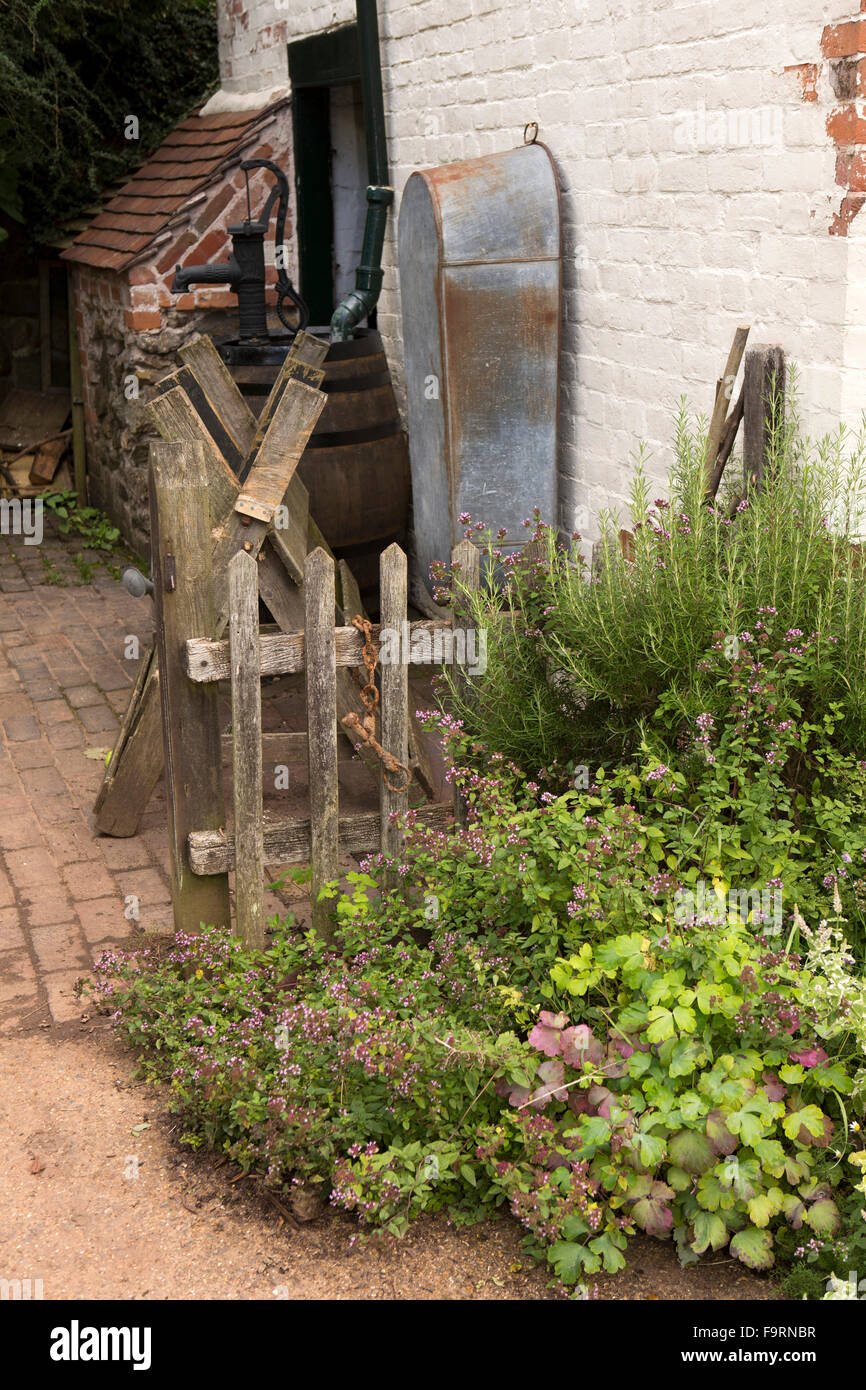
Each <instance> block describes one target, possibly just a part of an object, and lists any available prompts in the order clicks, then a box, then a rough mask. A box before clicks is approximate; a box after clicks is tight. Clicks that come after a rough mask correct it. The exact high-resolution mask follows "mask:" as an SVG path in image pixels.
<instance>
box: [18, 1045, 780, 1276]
mask: <svg viewBox="0 0 866 1390" xmlns="http://www.w3.org/2000/svg"><path fill="white" fill-rule="evenodd" d="M132 1073H133V1061H132V1058H131V1056H130V1054H129V1052H128V1051H127V1050H126V1049H125V1048H124V1047H123V1046H122V1044H121V1043H120V1041H119V1040H118V1039H116V1038H115V1037H114V1036H113V1035H112V1034H111V1033H110V1032H108V1031H107V1028H106V1024H105V1022H104V1020H102V1019H92V1018H91V1019H90V1020H88V1021H86V1022H83V1023H75V1022H70V1023H69V1024H67V1025H65V1026H64V1027H62V1028H56V1027H54V1028H50V1029H48V1028H45V1029H43V1030H40V1031H36V1032H31V1033H29V1034H27V1035H25V1036H21V1037H7V1038H6V1039H4V1040H2V1041H0V1075H2V1078H3V1085H2V1098H0V1162H2V1170H3V1175H4V1176H3V1183H2V1188H0V1277H4V1278H9V1279H14V1278H21V1279H26V1278H30V1279H41V1280H42V1290H43V1297H44V1298H45V1299H111V1298H121V1299H130V1300H135V1299H147V1300H150V1299H286V1298H288V1299H365V1300H366V1299H373V1300H375V1299H388V1300H392V1299H413V1300H414V1299H449V1300H452V1299H460V1300H465V1299H476V1300H477V1299H521V1300H526V1299H551V1298H556V1297H557V1295H556V1293H555V1292H554V1291H553V1290H551V1289H550V1288H548V1275H547V1272H546V1271H545V1270H544V1269H541V1268H539V1267H535V1266H533V1265H532V1264H531V1263H530V1262H529V1261H528V1260H527V1258H526V1256H525V1255H524V1254H523V1252H522V1251H521V1245H520V1240H521V1233H520V1230H519V1228H518V1227H517V1225H516V1223H514V1222H512V1221H511V1220H510V1219H509V1218H503V1219H502V1220H500V1221H497V1222H494V1223H490V1224H487V1225H484V1226H480V1227H473V1228H470V1229H466V1228H462V1229H455V1228H452V1227H450V1226H449V1225H448V1224H447V1222H446V1221H445V1220H444V1219H442V1218H436V1219H431V1220H427V1221H422V1222H419V1223H418V1225H417V1226H416V1228H415V1229H414V1230H413V1231H412V1232H411V1233H410V1235H409V1236H407V1237H406V1239H405V1240H403V1241H401V1242H399V1243H397V1244H396V1245H392V1244H389V1243H383V1244H379V1243H377V1242H375V1241H374V1242H369V1243H367V1244H366V1245H353V1244H352V1243H351V1242H352V1236H353V1235H354V1233H355V1229H356V1228H355V1225H354V1222H353V1221H352V1220H351V1219H350V1218H349V1217H346V1216H337V1215H332V1214H330V1213H326V1214H325V1215H324V1216H322V1217H321V1218H319V1219H318V1220H315V1221H312V1222H309V1223H306V1224H304V1225H302V1226H301V1227H300V1229H299V1230H297V1231H295V1230H292V1229H291V1227H290V1226H289V1225H288V1224H286V1223H285V1222H284V1220H283V1218H282V1216H281V1215H280V1214H279V1212H278V1211H276V1210H275V1209H272V1208H271V1207H270V1206H269V1205H267V1204H266V1203H265V1202H264V1200H263V1199H262V1198H261V1197H259V1196H256V1195H254V1194H247V1193H246V1192H245V1191H244V1189H245V1188H246V1187H247V1186H248V1182H247V1181H246V1180H242V1181H236V1182H232V1176H233V1174H232V1171H231V1170H230V1169H229V1168H228V1167H227V1166H222V1167H220V1166H219V1160H217V1159H215V1158H214V1157H213V1156H210V1155H207V1154H200V1153H193V1152H192V1151H191V1150H189V1149H186V1148H184V1147H182V1146H181V1145H180V1144H179V1142H178V1139H179V1135H180V1132H181V1129H182V1126H181V1124H180V1122H179V1121H178V1119H177V1117H175V1116H172V1115H170V1114H169V1111H168V1105H167V1095H166V1092H165V1091H164V1090H163V1089H161V1088H153V1087H150V1086H146V1085H145V1084H144V1083H143V1082H141V1081H138V1080H136V1079H133V1076H132ZM597 1284H598V1296H599V1297H600V1298H602V1299H635V1300H647V1299H649V1300H673V1299H677V1300H678V1299H711V1300H738V1299H748V1298H774V1297H777V1296H778V1295H777V1292H776V1290H775V1289H774V1288H773V1286H772V1285H771V1284H770V1283H769V1282H768V1281H767V1280H765V1279H760V1278H758V1277H756V1276H754V1275H752V1274H750V1273H749V1272H748V1271H746V1270H745V1269H744V1268H743V1266H742V1265H739V1264H737V1262H736V1261H732V1260H726V1259H721V1258H719V1257H713V1259H712V1260H711V1261H704V1262H702V1263H700V1264H699V1265H698V1266H693V1267H692V1268H690V1269H688V1270H685V1271H684V1270H681V1269H680V1267H679V1264H678V1262H677V1259H676V1256H675V1252H674V1250H673V1248H672V1246H671V1245H670V1244H669V1243H660V1242H657V1241H650V1240H646V1239H639V1240H636V1241H635V1242H633V1244H632V1249H631V1256H630V1266H629V1269H628V1270H627V1271H626V1272H624V1273H622V1274H620V1275H617V1276H607V1277H602V1278H599V1279H598V1280H597Z"/></svg>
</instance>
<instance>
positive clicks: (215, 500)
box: [149, 386, 239, 521]
mask: <svg viewBox="0 0 866 1390" xmlns="http://www.w3.org/2000/svg"><path fill="white" fill-rule="evenodd" d="M149 409H150V413H151V417H152V419H153V422H154V424H155V425H156V428H157V430H158V431H159V433H160V434H161V435H162V438H163V439H164V440H165V441H166V443H167V444H180V443H187V442H189V443H197V444H201V446H202V448H203V459H204V466H205V469H206V478H207V488H208V497H209V502H210V515H211V516H212V517H213V519H214V520H215V521H216V520H217V519H218V518H221V517H224V516H227V515H228V513H229V512H230V511H231V509H232V507H233V506H234V504H235V501H236V499H237V495H238V492H239V486H238V480H237V478H236V477H235V475H234V473H233V472H232V470H231V469H230V468H229V466H228V464H227V463H226V461H225V459H224V458H223V456H222V454H221V453H220V451H219V449H218V448H217V446H216V444H215V443H214V441H213V439H212V438H211V436H210V434H209V433H208V431H207V430H206V429H205V426H204V424H203V423H202V421H201V419H200V417H199V415H198V413H197V412H196V411H195V409H194V408H193V405H192V402H191V401H190V399H189V396H188V395H187V394H186V392H185V391H184V390H183V389H182V387H180V386H175V387H173V388H172V389H171V390H170V391H167V392H166V393H165V395H164V396H156V397H154V399H153V400H152V401H151V402H150V406H149Z"/></svg>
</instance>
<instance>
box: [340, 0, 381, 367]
mask: <svg viewBox="0 0 866 1390" xmlns="http://www.w3.org/2000/svg"><path fill="white" fill-rule="evenodd" d="M357 15H358V48H359V56H360V61H361V95H362V98H363V102H364V125H365V128H366V137H367V178H368V188H367V220H366V222H365V223H364V243H363V246H362V247H361V264H360V265H359V266H358V269H357V270H356V272H355V288H354V289H353V290H351V291H350V293H349V294H347V295H346V298H345V299H343V300H342V301H341V302H340V303H339V304H338V305H337V307H336V309H335V310H334V312H333V314H332V316H331V342H332V343H344V342H346V341H347V340H348V339H349V338H351V337H352V335H353V333H354V331H355V329H356V328H357V326H358V324H359V323H360V322H361V320H362V319H364V318H366V317H367V315H368V314H370V313H371V312H372V310H373V309H374V308H375V307H376V302H377V300H378V298H379V292H380V290H381V288H382V280H383V278H384V274H385V272H384V271H383V269H382V248H383V246H384V245H385V227H386V225H387V222H388V209H389V207H390V206H391V204H392V203H393V201H394V190H393V188H391V186H390V184H389V173H388V145H387V141H386V139H385V104H384V102H383V100H382V66H381V62H380V58H379V16H378V13H377V10H376V0H357Z"/></svg>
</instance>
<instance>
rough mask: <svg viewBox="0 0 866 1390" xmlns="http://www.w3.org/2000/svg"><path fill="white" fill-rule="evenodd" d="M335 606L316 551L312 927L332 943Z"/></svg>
mask: <svg viewBox="0 0 866 1390" xmlns="http://www.w3.org/2000/svg"><path fill="white" fill-rule="evenodd" d="M335 606H336V583H335V579H334V561H333V559H332V557H331V556H330V555H328V554H327V553H326V552H325V551H324V550H322V549H321V547H317V549H315V550H313V551H311V552H310V554H309V555H308V556H307V559H306V563H305V565H304V609H305V623H304V667H305V678H306V686H307V746H308V749H309V770H310V849H311V859H310V899H311V901H312V907H313V929H314V931H316V932H317V933H318V934H319V936H321V937H322V938H323V939H324V940H325V941H332V940H333V937H334V926H333V921H332V919H331V912H330V907H329V904H328V903H327V901H325V902H319V891H320V889H321V888H322V886H323V885H324V884H325V883H327V882H328V881H329V880H330V879H333V878H336V877H337V869H338V865H339V855H340V849H339V804H338V795H339V793H338V789H337V646H336V632H335V630H334V610H335Z"/></svg>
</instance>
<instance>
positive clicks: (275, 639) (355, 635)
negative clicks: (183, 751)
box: [184, 547, 474, 682]
mask: <svg viewBox="0 0 866 1390" xmlns="http://www.w3.org/2000/svg"><path fill="white" fill-rule="evenodd" d="M473 548H474V547H473ZM328 558H330V557H328ZM308 559H309V557H308ZM332 626H333V617H332ZM379 631H380V624H379V623H374V624H373V640H374V642H375V644H376V646H377V647H378V644H379ZM450 631H451V620H450V619H444V618H425V619H423V620H422V621H420V622H417V623H407V626H406V629H405V630H404V635H405V638H406V646H407V648H408V655H409V657H410V665H427V664H429V663H428V662H427V660H426V658H425V659H424V660H417V659H416V660H414V661H413V660H412V659H411V658H412V651H411V648H412V646H413V644H414V645H415V646H416V648H417V649H418V650H419V651H420V649H421V647H422V646H423V645H425V644H428V643H432V642H433V641H435V640H438V641H439V642H440V644H441V643H442V639H443V638H445V639H446V640H447V647H448V649H450V645H451V643H450V636H449V634H450ZM437 635H438V637H437ZM401 640H402V638H401ZM363 650H364V638H363V636H362V634H361V633H360V632H359V631H358V629H357V628H355V627H338V628H337V630H336V656H337V665H338V666H358V665H359V664H360V663H361V660H362V658H363ZM261 654H262V675H263V676H290V675H293V674H294V673H295V672H297V671H303V669H304V634H303V632H291V633H274V634H266V635H265V636H263V637H262V640H261ZM184 664H185V669H186V672H187V675H188V676H189V678H190V680H193V681H204V682H207V681H223V680H228V678H229V675H230V672H231V665H230V661H229V649H228V643H227V642H225V641H218V642H213V641H209V640H208V639H206V638H204V637H194V638H190V639H189V641H188V642H187V644H186V658H185V663H184Z"/></svg>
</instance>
